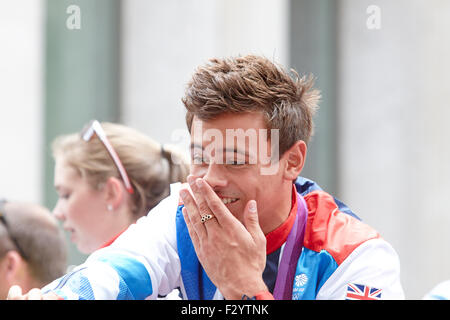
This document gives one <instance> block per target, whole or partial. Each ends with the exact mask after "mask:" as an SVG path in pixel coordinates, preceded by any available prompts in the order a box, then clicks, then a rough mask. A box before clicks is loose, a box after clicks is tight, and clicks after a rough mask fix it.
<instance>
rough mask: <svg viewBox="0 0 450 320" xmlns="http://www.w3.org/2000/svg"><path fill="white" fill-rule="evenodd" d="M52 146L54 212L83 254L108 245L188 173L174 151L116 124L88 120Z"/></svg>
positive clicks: (185, 165)
mask: <svg viewBox="0 0 450 320" xmlns="http://www.w3.org/2000/svg"><path fill="white" fill-rule="evenodd" d="M52 148H53V157H54V159H55V178H54V179H55V180H54V184H55V188H56V191H57V193H58V196H59V199H58V202H57V203H56V206H55V208H54V210H53V213H54V215H55V217H56V218H57V219H59V220H61V221H62V224H63V228H64V230H66V231H68V232H70V236H71V241H72V242H74V243H75V244H76V245H77V248H78V249H79V250H80V251H81V252H83V253H91V252H93V251H95V250H97V249H99V248H102V247H105V246H107V245H109V244H111V243H112V242H113V241H114V240H115V239H116V238H117V237H118V236H119V235H120V234H121V233H122V232H123V231H125V230H126V229H127V228H128V226H129V225H130V224H132V223H134V222H136V220H137V219H138V218H140V217H142V216H144V215H146V214H147V213H148V212H149V210H150V209H152V208H153V207H154V206H155V205H156V204H158V203H159V201H160V200H162V199H164V198H165V197H167V196H168V194H169V185H170V184H171V183H174V182H178V181H180V182H185V180H186V176H187V175H188V172H189V166H188V165H187V164H186V162H185V161H184V159H183V157H182V156H181V154H179V153H176V152H173V151H170V150H171V149H173V148H171V149H168V147H166V146H162V145H161V144H159V143H157V142H155V141H153V140H152V139H150V138H149V137H147V136H145V135H144V134H142V133H140V132H138V131H136V130H134V129H132V128H129V127H126V126H123V125H119V124H113V123H99V122H98V121H96V120H94V121H91V122H90V123H89V124H88V125H87V126H86V127H85V128H84V129H83V130H82V132H81V133H76V134H70V135H66V136H61V137H58V138H57V139H56V140H55V141H54V142H53V146H52Z"/></svg>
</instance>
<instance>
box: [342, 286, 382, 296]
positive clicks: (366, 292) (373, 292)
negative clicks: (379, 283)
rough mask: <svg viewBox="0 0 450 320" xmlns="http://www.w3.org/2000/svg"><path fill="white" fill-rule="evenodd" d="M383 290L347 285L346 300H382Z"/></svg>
mask: <svg viewBox="0 0 450 320" xmlns="http://www.w3.org/2000/svg"><path fill="white" fill-rule="evenodd" d="M382 291H383V290H382V289H377V288H372V287H368V286H365V285H362V284H356V283H349V284H348V285H347V295H346V297H345V299H346V300H380V299H381V292H382Z"/></svg>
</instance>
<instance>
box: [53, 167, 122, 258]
mask: <svg viewBox="0 0 450 320" xmlns="http://www.w3.org/2000/svg"><path fill="white" fill-rule="evenodd" d="M54 184H55V189H56V192H57V193H58V202H57V203H56V206H55V208H54V209H53V213H54V215H55V217H56V218H57V219H58V220H60V221H61V222H62V223H63V228H64V230H65V231H67V232H69V233H70V239H71V241H72V242H73V243H75V244H76V245H77V247H78V250H80V251H81V252H83V253H91V252H93V251H95V250H96V249H98V248H100V247H101V246H102V245H103V244H104V243H105V242H107V241H108V240H110V239H111V238H112V237H114V236H115V234H112V233H115V231H113V230H112V229H111V228H110V222H111V216H112V213H111V212H109V211H108V209H107V208H108V203H107V198H106V195H105V192H103V191H102V190H96V189H94V188H92V187H91V186H90V185H89V184H88V182H87V180H86V178H84V177H82V176H81V175H80V174H79V173H78V172H77V171H76V170H75V169H74V168H73V167H71V166H69V165H67V164H66V162H65V161H64V159H56V164H55V181H54Z"/></svg>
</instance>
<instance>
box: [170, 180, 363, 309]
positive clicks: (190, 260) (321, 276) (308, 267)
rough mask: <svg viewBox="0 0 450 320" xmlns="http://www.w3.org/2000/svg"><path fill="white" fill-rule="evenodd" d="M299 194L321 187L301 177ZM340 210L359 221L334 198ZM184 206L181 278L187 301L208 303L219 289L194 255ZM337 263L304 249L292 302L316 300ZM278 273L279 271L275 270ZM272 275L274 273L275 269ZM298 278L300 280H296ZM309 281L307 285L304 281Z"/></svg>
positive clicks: (179, 236) (179, 241) (180, 232)
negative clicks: (185, 219)
mask: <svg viewBox="0 0 450 320" xmlns="http://www.w3.org/2000/svg"><path fill="white" fill-rule="evenodd" d="M295 187H296V189H297V192H298V193H299V194H301V195H302V196H305V195H307V194H308V193H311V192H313V191H317V190H320V191H322V189H321V188H320V186H319V185H318V184H317V183H315V182H314V181H312V180H309V179H306V178H303V177H298V178H297V179H296V181H295ZM334 201H335V203H336V205H337V206H338V207H339V210H340V211H341V212H343V213H346V214H349V215H351V216H352V217H355V218H356V219H359V218H358V217H357V216H356V215H355V214H354V213H353V212H352V211H351V210H350V209H349V208H348V207H347V206H346V205H345V204H344V203H342V202H341V201H339V200H338V199H336V198H334ZM182 208H183V206H178V210H177V214H176V227H177V247H178V256H179V257H180V264H181V278H182V281H183V285H184V288H185V291H186V294H187V299H192V300H203V299H205V300H208V299H212V298H213V296H214V293H215V291H216V287H215V286H214V284H213V283H212V282H211V280H210V279H209V278H208V276H207V275H206V273H205V271H204V270H203V268H202V266H201V265H200V262H199V261H198V258H197V254H196V253H195V249H194V246H193V244H192V241H191V238H190V236H189V232H188V229H187V226H186V223H185V221H184V217H183V213H182V212H181V210H182ZM336 268H337V263H336V261H335V260H334V259H333V257H332V256H331V255H330V254H329V253H328V252H326V251H321V252H315V251H311V250H309V249H306V248H303V251H302V254H301V255H300V258H299V262H298V265H297V269H296V278H295V279H297V281H296V280H294V284H293V293H292V295H293V299H315V297H316V295H317V293H318V292H319V290H320V288H321V287H322V285H323V284H324V283H325V281H326V280H327V279H328V278H329V277H330V275H331V274H332V273H333V272H334V271H335V270H336ZM275 272H276V271H275ZM272 273H273V270H272ZM297 277H298V278H297ZM305 277H306V279H308V280H307V281H306V282H305V284H302V285H300V286H299V285H296V284H300V283H303V281H301V280H302V279H305Z"/></svg>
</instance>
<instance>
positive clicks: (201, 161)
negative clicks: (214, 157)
mask: <svg viewBox="0 0 450 320" xmlns="http://www.w3.org/2000/svg"><path fill="white" fill-rule="evenodd" d="M192 163H193V164H205V163H206V164H208V160H207V159H206V158H203V157H201V156H193V157H192Z"/></svg>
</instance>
